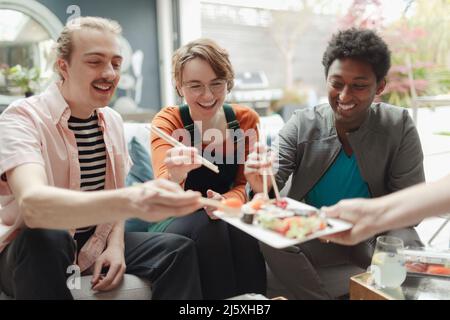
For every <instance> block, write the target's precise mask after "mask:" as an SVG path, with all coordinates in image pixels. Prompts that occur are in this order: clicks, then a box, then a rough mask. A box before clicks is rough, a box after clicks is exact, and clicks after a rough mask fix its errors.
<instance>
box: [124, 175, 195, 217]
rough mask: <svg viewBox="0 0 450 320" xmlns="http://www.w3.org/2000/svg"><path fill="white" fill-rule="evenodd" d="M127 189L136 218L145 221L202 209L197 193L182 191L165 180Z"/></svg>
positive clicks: (175, 184) (178, 186) (174, 184)
mask: <svg viewBox="0 0 450 320" xmlns="http://www.w3.org/2000/svg"><path fill="white" fill-rule="evenodd" d="M128 189H129V192H130V195H129V197H131V201H132V204H133V207H134V209H135V211H136V212H137V213H138V214H137V215H138V218H141V219H143V220H146V221H160V220H164V219H166V218H168V217H177V216H183V215H186V214H188V213H192V212H194V211H196V210H198V209H199V208H201V207H202V205H201V204H200V203H199V199H200V197H201V194H200V193H199V192H194V191H190V190H189V191H184V190H183V189H182V188H181V187H180V185H178V184H177V183H175V182H171V181H168V180H165V179H157V180H153V181H149V182H146V183H144V184H142V185H139V186H137V187H130V188H128Z"/></svg>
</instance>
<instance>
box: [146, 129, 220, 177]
mask: <svg viewBox="0 0 450 320" xmlns="http://www.w3.org/2000/svg"><path fill="white" fill-rule="evenodd" d="M146 128H147V129H148V130H150V131H151V132H152V133H154V134H155V135H157V136H158V137H160V138H161V139H163V140H165V141H166V142H168V143H170V144H171V145H172V146H174V147H186V146H185V145H184V144H182V143H181V142H179V141H178V140H176V139H174V138H173V137H171V136H170V135H168V134H167V133H165V132H164V131H162V130H161V129H159V128H158V127H156V126H150V127H149V126H146ZM198 157H199V159H200V160H201V162H202V165H204V166H205V167H207V168H208V169H210V170H211V171H214V172H215V173H219V167H217V166H216V165H215V164H213V163H212V162H210V161H208V160H206V159H205V158H203V157H202V156H200V155H198Z"/></svg>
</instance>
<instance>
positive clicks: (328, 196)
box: [305, 149, 371, 208]
mask: <svg viewBox="0 0 450 320" xmlns="http://www.w3.org/2000/svg"><path fill="white" fill-rule="evenodd" d="M370 197H371V196H370V192H369V187H368V185H367V183H366V182H365V181H364V180H363V178H362V177H361V173H360V172H359V168H358V163H357V162H356V158H355V153H353V154H352V155H351V156H350V157H349V156H347V155H346V154H345V152H344V149H341V151H340V152H339V154H338V156H337V157H336V159H335V160H334V163H333V164H332V165H331V166H330V167H329V168H328V170H327V171H326V172H325V174H324V175H323V176H322V178H320V180H319V181H318V182H317V183H316V184H315V185H314V187H313V188H312V189H311V190H310V191H309V192H308V194H307V195H306V197H305V201H306V203H307V204H309V205H312V206H314V207H316V208H320V207H322V206H331V205H334V204H336V203H337V202H339V201H340V200H342V199H350V198H370Z"/></svg>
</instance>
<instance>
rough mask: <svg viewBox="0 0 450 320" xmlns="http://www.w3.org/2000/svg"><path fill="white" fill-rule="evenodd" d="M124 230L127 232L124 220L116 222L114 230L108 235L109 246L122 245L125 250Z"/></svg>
mask: <svg viewBox="0 0 450 320" xmlns="http://www.w3.org/2000/svg"><path fill="white" fill-rule="evenodd" d="M124 232H125V226H124V222H123V221H118V222H116V224H115V225H114V228H113V230H112V231H111V233H110V234H109V237H108V247H110V246H116V247H120V248H121V249H122V250H123V249H124V248H125V245H124Z"/></svg>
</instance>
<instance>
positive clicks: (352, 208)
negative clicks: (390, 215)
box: [322, 198, 386, 245]
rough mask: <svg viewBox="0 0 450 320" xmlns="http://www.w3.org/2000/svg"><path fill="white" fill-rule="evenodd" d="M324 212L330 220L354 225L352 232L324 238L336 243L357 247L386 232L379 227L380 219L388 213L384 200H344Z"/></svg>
mask: <svg viewBox="0 0 450 320" xmlns="http://www.w3.org/2000/svg"><path fill="white" fill-rule="evenodd" d="M322 210H323V211H324V212H325V213H326V215H327V216H328V217H330V218H336V219H341V220H345V221H348V222H350V223H353V227H352V228H351V229H350V230H347V231H344V232H340V233H336V234H332V235H329V236H326V237H323V239H325V240H329V241H332V242H335V243H339V244H344V245H355V244H357V243H359V242H361V241H363V240H366V239H369V238H370V237H372V236H374V235H376V234H378V233H380V232H382V231H385V230H382V229H380V228H379V227H378V223H377V222H379V217H380V215H382V214H383V213H384V211H386V205H385V204H384V203H383V199H381V198H379V199H370V200H369V199H352V200H342V201H339V202H338V203H337V204H336V205H334V206H332V207H329V208H327V207H324V208H322Z"/></svg>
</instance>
